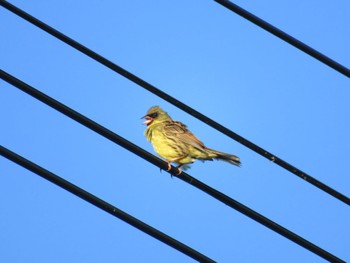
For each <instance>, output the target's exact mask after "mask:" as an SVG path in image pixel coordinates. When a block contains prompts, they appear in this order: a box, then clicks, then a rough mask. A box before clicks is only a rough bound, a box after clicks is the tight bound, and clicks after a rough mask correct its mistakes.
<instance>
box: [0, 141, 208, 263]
mask: <svg viewBox="0 0 350 263" xmlns="http://www.w3.org/2000/svg"><path fill="white" fill-rule="evenodd" d="M0 155H2V156H4V157H5V158H7V159H8V160H11V161H12V162H14V163H16V164H18V165H20V166H22V167H24V168H26V169H28V170H29V171H31V172H33V173H36V174H37V175H39V176H41V177H42V178H44V179H46V180H48V181H50V182H51V183H54V184H55V185H58V186H59V187H61V188H63V189H65V190H67V191H68V192H70V193H72V194H74V195H76V196H78V197H80V198H81V199H83V200H85V201H87V202H89V203H90V204H92V205H94V206H96V207H98V208H100V209H102V210H103V211H105V212H107V213H109V214H111V215H113V216H115V217H117V218H119V219H121V220H123V221H124V222H126V223H128V224H129V225H132V226H133V227H135V228H137V229H139V230H141V231H142V232H144V233H146V234H148V235H150V236H152V237H154V238H156V239H158V240H159V241H161V242H163V243H165V244H167V245H168V246H170V247H173V248H175V249H176V250H178V251H180V252H182V253H184V254H185V255H187V256H189V257H191V258H193V259H195V260H197V261H198V262H210V263H213V262H215V261H214V260H212V259H211V258H208V257H207V256H205V255H203V254H201V253H199V252H198V251H196V250H194V249H193V248H190V247H189V246H186V245H185V244H183V243H181V242H179V241H178V240H176V239H174V238H172V237H170V236H168V235H166V234H164V233H163V232H161V231H159V230H157V229H155V228H153V227H151V226H150V225H147V224H146V223H144V222H142V221H140V220H139V219H137V218H135V217H133V216H131V215H129V214H127V213H125V212H124V211H122V210H120V209H119V208H117V207H115V206H113V205H111V204H109V203H107V202H106V201H104V200H102V199H100V198H98V197H96V196H94V195H92V194H91V193H89V192H87V191H85V190H84V189H82V188H80V187H78V186H76V185H74V184H72V183H71V182H69V181H67V180H65V179H63V178H62V177H59V176H58V175H56V174H54V173H52V172H50V171H48V170H46V169H44V168H42V167H41V166H39V165H37V164H35V163H33V162H31V161H29V160H28V159H25V158H24V157H22V156H20V155H18V154H16V153H14V152H12V151H10V150H9V149H7V148H5V147H3V146H1V145H0Z"/></svg>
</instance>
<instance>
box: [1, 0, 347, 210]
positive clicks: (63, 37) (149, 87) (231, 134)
mask: <svg viewBox="0 0 350 263" xmlns="http://www.w3.org/2000/svg"><path fill="white" fill-rule="evenodd" d="M0 5H2V6H3V7H5V8H6V9H8V10H9V11H11V12H13V13H14V14H16V15H18V16H20V17H22V18H23V19H25V20H27V21H28V22H30V23H32V24H33V25H35V26H37V27H39V28H41V29H42V30H44V31H45V32H47V33H49V34H51V35H52V36H54V37H56V38H58V39H59V40H61V41H63V42H64V43H66V44H68V45H70V46H71V47H73V48H75V49H77V50H79V51H80V52H82V53H83V54H85V55H87V56H89V57H90V58H92V59H94V60H96V61H97V62H99V63H101V64H102V65H104V66H106V67H108V68H109V69H111V70H113V71H114V72H116V73H118V74H120V75H122V76H124V77H125V78H127V79H129V80H130V81H132V82H134V83H136V84H138V85H139V86H141V87H143V88H144V89H146V90H148V91H149V92H151V93H153V94H155V95H156V96H158V97H160V98H162V99H164V100H165V101H168V102H169V103H171V104H173V105H175V106H176V107H178V108H180V109H182V110H183V111H185V112H187V113H188V114H190V115H192V116H193V117H195V118H197V119H199V120H201V121H203V122H204V123H206V124H208V125H209V126H211V127H213V128H214V129H216V130H218V131H220V132H221V133H223V134H225V135H226V136H228V137H230V138H232V139H234V140H236V141H237V142H239V143H241V144H243V145H244V146H246V147H247V148H249V149H251V150H253V151H254V152H256V153H258V154H260V155H261V156H263V157H265V158H267V159H269V160H270V161H273V162H275V163H276V164H277V165H279V166H281V167H283V168H284V169H286V170H287V171H289V172H291V173H293V174H295V175H297V176H298V177H299V178H301V179H304V180H305V181H306V182H308V183H310V184H312V185H314V186H316V187H317V188H319V189H321V190H322V191H324V192H326V193H328V194H329V195H331V196H333V197H335V198H337V199H338V200H340V201H342V202H344V203H346V204H348V205H350V198H349V197H347V196H345V195H343V194H342V193H340V192H338V191H336V190H335V189H333V188H331V187H329V186H327V185H325V184H324V183H322V182H320V181H318V180H317V179H315V178H313V177H312V176H310V175H308V174H307V173H305V172H303V171H302V170H300V169H298V168H296V167H294V166H293V165H291V164H289V163H287V162H286V161H284V160H282V159H281V158H279V157H277V156H275V155H273V154H272V153H270V152H268V151H266V150H264V149H263V148H261V147H259V146H258V145H256V144H254V143H253V142H250V141H249V140H247V139H245V138H243V137H242V136H240V135H238V134H237V133H235V132H233V131H231V130H230V129H228V128H226V127H224V126H223V125H221V124H219V123H217V122H216V121H214V120H212V119H210V118H208V117H207V116H205V115H203V114H202V113H200V112H198V111H196V110H195V109H193V108H191V107H189V106H188V105H186V104H184V103H183V102H181V101H179V100H177V99H175V98H174V97H172V96H170V95H168V94H167V93H165V92H163V91H161V90H160V89H158V88H156V87H154V86H153V85H151V84H149V83H148V82H146V81H144V80H143V79H141V78H139V77H137V76H135V75H134V74H132V73H130V72H129V71H127V70H125V69H123V68H122V67H120V66H118V65H116V64H115V63H113V62H112V61H110V60H108V59H106V58H104V57H103V56H101V55H99V54H97V53H96V52H94V51H92V50H91V49H88V48H87V47H85V46H84V45H82V44H80V43H78V42H77V41H75V40H73V39H71V38H69V37H68V36H66V35H64V34H62V33H61V32H59V31H57V30H56V29H54V28H52V27H50V26H49V25H47V24H45V23H43V22H42V21H40V20H38V19H37V18H35V17H33V16H31V15H29V14H28V13H26V12H24V11H23V10H21V9H19V8H17V7H16V6H14V5H12V4H10V3H8V2H5V1H3V0H0Z"/></svg>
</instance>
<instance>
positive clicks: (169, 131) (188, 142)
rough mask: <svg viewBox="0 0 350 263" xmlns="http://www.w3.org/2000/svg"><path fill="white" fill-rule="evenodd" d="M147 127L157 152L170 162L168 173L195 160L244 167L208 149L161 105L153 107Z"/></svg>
mask: <svg viewBox="0 0 350 263" xmlns="http://www.w3.org/2000/svg"><path fill="white" fill-rule="evenodd" d="M143 118H145V119H146V121H145V122H144V124H146V125H147V129H146V131H145V136H146V138H147V140H148V141H150V142H151V143H152V145H153V148H154V150H155V151H156V153H157V154H158V155H159V156H160V157H162V158H164V159H165V160H166V162H167V163H168V170H167V171H169V170H170V169H171V165H170V163H171V162H174V163H177V164H179V165H178V166H177V168H178V169H179V173H178V174H180V173H181V169H180V167H181V166H183V165H184V169H187V168H188V167H189V166H188V164H191V163H193V162H194V161H195V160H197V159H198V160H202V161H205V160H211V161H212V160H213V159H217V160H223V161H226V162H229V163H231V164H234V165H237V166H240V165H241V162H240V159H239V157H237V156H235V155H231V154H227V153H223V152H219V151H216V150H213V149H210V148H207V147H206V146H205V145H204V144H203V143H202V142H201V141H200V140H199V139H198V138H197V137H196V136H194V135H193V133H191V132H190V131H189V130H188V129H187V127H186V125H184V124H182V123H181V122H178V121H173V120H172V119H171V118H170V116H169V115H168V114H167V113H166V112H165V111H163V110H162V109H161V108H160V107H159V106H154V107H151V108H150V109H149V110H148V111H147V113H146V116H144V117H143Z"/></svg>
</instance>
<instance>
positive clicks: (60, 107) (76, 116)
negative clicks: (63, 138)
mask: <svg viewBox="0 0 350 263" xmlns="http://www.w3.org/2000/svg"><path fill="white" fill-rule="evenodd" d="M0 78H2V79H3V80H5V81H7V82H8V83H10V84H12V85H13V86H15V87H16V88H18V89H20V90H22V91H23V92H25V93H27V94H29V95H30V96H32V97H34V98H36V99H37V100H39V101H41V102H43V103H45V104H46V105H48V106H50V107H52V108H54V109H56V110H57V111H59V112H61V113H63V114H64V115H66V116H68V117H70V118H71V119H73V120H75V121H77V122H79V123H80V124H82V125H84V126H85V127H87V128H89V129H91V130H93V131H95V132H96V133H98V134H100V135H102V136H104V137H105V138H107V139H109V140H111V141H112V142H114V143H117V144H118V145H120V146H122V147H124V148H126V149H127V150H129V151H131V152H132V153H134V154H136V155H138V156H139V157H141V158H143V159H145V160H147V161H149V162H151V163H153V164H154V165H156V166H158V167H159V168H161V169H163V170H165V169H167V167H168V165H167V163H166V162H164V161H163V160H161V159H159V158H157V157H155V156H154V155H152V154H150V153H149V152H147V151H145V150H144V149H142V148H140V147H138V146H137V145H135V144H133V143H131V142H130V141H128V140H126V139H124V138H123V137H121V136H119V135H117V134H115V133H113V132H112V131H110V130H108V129H107V128H105V127H103V126H101V125H100V124H98V123H96V122H94V121H93V120H91V119H89V118H87V117H86V116H84V115H82V114H80V113H79V112H76V111H74V110H73V109H71V108H69V107H67V106H66V105H64V104H62V103H60V102H59V101H56V100H55V99H53V98H51V97H49V96H48V95H46V94H44V93H42V92H40V91H39V90H37V89H35V88H33V87H31V86H29V85H28V84H26V83H24V82H23V81H21V80H19V79H17V78H15V77H13V76H11V75H10V74H8V73H6V72H4V71H3V70H0ZM169 172H170V173H171V174H173V175H174V174H176V173H177V172H178V170H177V168H175V167H172V168H171V170H170V171H169ZM177 177H178V178H180V179H181V180H183V181H184V182H187V183H189V184H191V185H193V186H194V187H196V188H198V189H200V190H202V191H203V192H205V193H207V194H208V195H210V196H212V197H214V198H215V199H217V200H219V201H221V202H222V203H224V204H226V205H228V206H229V207H231V208H233V209H235V210H237V211H239V212H241V213H242V214H244V215H246V216H248V217H250V218H251V219H253V220H255V221H256V222H259V223H260V224H262V225H264V226H266V227H267V228H269V229H271V230H273V231H274V232H276V233H279V234H280V235H282V236H284V237H286V238H288V239H289V240H291V241H293V242H295V243H296V244H298V245H300V246H302V247H304V248H305V249H307V250H309V251H311V252H313V253H315V254H316V255H319V256H320V257H322V258H324V259H327V260H330V261H331V262H343V261H342V260H341V259H339V258H337V257H336V256H334V255H332V254H331V253H329V252H327V251H325V250H323V249H322V248H320V247H318V246H316V245H315V244H313V243H311V242H309V241H307V240H306V239H304V238H302V237H301V236H298V235H297V234H295V233H293V232H291V231H289V230H288V229H286V228H284V227H283V226H281V225H279V224H277V223H275V222H273V221H272V220H270V219H268V218H266V217H264V216H263V215H261V214H259V213H257V212H255V211H254V210H252V209H250V208H249V207H246V206H245V205H243V204H241V203H239V202H237V201H235V200H233V199H232V198H230V197H229V196H227V195H225V194H223V193H221V192H219V191H217V190H216V189H214V188H212V187H210V186H208V185H206V184H204V183H202V182H201V181H199V180H197V179H195V178H193V177H192V176H190V175H189V174H187V173H185V172H182V173H181V174H180V175H178V176H177Z"/></svg>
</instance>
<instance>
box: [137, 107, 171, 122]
mask: <svg viewBox="0 0 350 263" xmlns="http://www.w3.org/2000/svg"><path fill="white" fill-rule="evenodd" d="M142 118H143V119H146V121H145V122H144V124H146V125H147V126H149V125H151V124H154V123H159V122H163V121H167V120H171V118H170V116H169V115H168V113H166V112H165V111H163V110H162V109H161V108H160V107H159V106H153V107H151V108H150V109H149V110H148V111H147V113H146V115H145V116H144V117H142Z"/></svg>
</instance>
